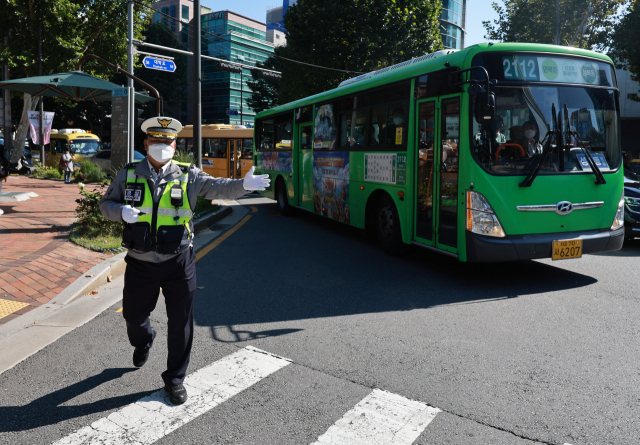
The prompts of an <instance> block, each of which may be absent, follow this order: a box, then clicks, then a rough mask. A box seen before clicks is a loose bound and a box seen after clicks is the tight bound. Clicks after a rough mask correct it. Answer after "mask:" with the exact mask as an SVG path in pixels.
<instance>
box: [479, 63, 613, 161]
mask: <svg viewBox="0 0 640 445" xmlns="http://www.w3.org/2000/svg"><path fill="white" fill-rule="evenodd" d="M493 58H495V59H497V60H495V62H496V63H499V64H500V65H499V66H498V67H497V68H498V69H496V67H493V69H489V70H488V71H489V72H490V77H491V74H492V73H491V72H492V71H493V74H496V75H497V77H499V80H498V86H497V87H494V88H492V89H491V90H492V92H494V93H495V102H496V103H495V105H496V119H495V120H494V121H493V122H492V123H491V124H483V125H481V124H479V123H478V122H477V121H476V119H475V114H474V113H473V112H472V113H471V122H470V123H471V125H470V128H471V131H472V134H471V144H470V145H471V149H472V151H473V154H474V157H475V158H476V160H477V161H478V162H479V163H480V164H481V165H483V166H484V167H485V168H486V169H487V170H489V171H491V172H495V173H503V174H527V173H529V171H530V170H531V167H532V166H534V165H535V164H536V163H537V162H538V161H539V160H540V159H541V157H542V155H543V153H544V152H548V154H547V156H546V158H545V162H544V164H543V165H542V166H541V168H540V173H541V174H553V173H567V172H573V173H581V172H591V167H590V163H589V159H587V155H586V153H585V151H588V152H589V153H590V154H591V157H592V158H593V162H595V164H596V166H597V167H598V169H599V170H600V171H601V172H603V173H606V172H608V171H612V170H617V169H618V168H619V167H620V163H621V159H622V153H621V146H620V124H619V119H618V111H617V110H618V107H617V105H616V101H617V97H616V93H615V90H613V89H608V88H603V87H611V83H610V80H611V73H610V71H605V69H598V70H595V69H594V71H593V72H595V73H597V74H592V76H591V77H589V76H588V74H584V75H582V74H581V69H580V67H581V65H580V62H574V61H571V64H572V65H571V67H574V66H578V68H577V74H576V73H573V72H572V73H568V72H567V73H563V71H562V67H563V64H562V59H558V60H556V59H554V60H556V62H554V66H555V69H556V73H555V75H556V76H557V78H554V82H548V81H544V82H543V81H542V80H544V79H545V77H544V76H545V74H544V70H543V68H545V66H544V64H543V63H542V58H539V59H541V60H539V61H538V60H536V58H534V57H522V59H524V60H523V61H520V62H518V59H517V58H515V57H514V56H509V57H508V58H507V57H501V58H497V57H495V56H494V57H493ZM486 59H490V58H486ZM511 60H515V62H510V61H511ZM547 60H551V59H547ZM485 62H486V61H485ZM509 62H510V63H509ZM534 62H535V64H534ZM545 62H546V60H545ZM516 63H517V64H518V65H522V66H524V67H525V68H527V65H526V63H530V64H531V65H532V67H531V69H529V74H530V75H531V76H533V74H532V73H534V72H535V73H536V76H537V77H536V78H532V79H531V80H532V81H533V82H531V83H526V80H528V79H527V78H526V77H525V76H524V75H522V76H521V77H520V78H518V79H515V78H509V77H508V76H507V74H513V73H516V72H517V71H516V68H515V67H516V66H517V65H516ZM586 64H587V62H585V63H584V65H586ZM593 65H595V66H596V68H601V67H600V65H602V66H605V67H607V65H605V64H603V63H598V64H596V63H593V64H591V66H593ZM558 66H559V67H560V69H558ZM498 70H499V72H496V71H498ZM519 72H520V73H521V74H522V73H524V72H526V71H522V69H521V70H520V71H519ZM593 72H592V73H593ZM561 75H564V76H565V77H567V76H568V78H571V79H572V80H574V82H575V83H573V84H568V83H569V82H567V81H565V82H559V81H558V79H559V77H560V76H561ZM580 75H582V76H583V77H578V76H580ZM572 76H574V77H572ZM512 77H513V76H512ZM577 79H582V82H579V81H578V80H577ZM584 79H586V80H591V82H586V81H585V80H584ZM598 79H600V81H598ZM563 83H564V84H563ZM585 83H593V84H594V85H597V86H591V85H585ZM478 97H479V96H478ZM475 100H478V98H477V97H476V99H475ZM553 110H555V112H556V117H555V118H554V116H553ZM558 116H559V119H558ZM556 124H559V127H558V129H560V130H561V137H557V135H556V132H555V131H554V130H556Z"/></svg>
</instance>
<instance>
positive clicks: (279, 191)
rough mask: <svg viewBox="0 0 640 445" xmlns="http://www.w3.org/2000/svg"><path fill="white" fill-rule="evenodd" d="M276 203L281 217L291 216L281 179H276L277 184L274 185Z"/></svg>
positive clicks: (284, 186) (285, 188)
mask: <svg viewBox="0 0 640 445" xmlns="http://www.w3.org/2000/svg"><path fill="white" fill-rule="evenodd" d="M276 202H277V203H278V210H279V211H280V214H281V215H283V216H288V215H290V214H291V206H290V205H289V197H288V196H287V187H286V185H285V184H284V180H282V179H278V183H277V184H276Z"/></svg>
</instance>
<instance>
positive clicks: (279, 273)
mask: <svg viewBox="0 0 640 445" xmlns="http://www.w3.org/2000/svg"><path fill="white" fill-rule="evenodd" d="M254 206H255V207H257V208H258V210H259V211H258V213H255V214H253V217H252V218H251V219H250V220H249V221H248V222H247V223H246V224H245V225H244V226H243V227H242V228H241V229H240V230H238V231H237V232H236V233H234V234H233V236H231V237H229V238H227V239H226V240H225V241H224V242H223V243H222V244H220V245H219V246H218V247H216V249H214V250H213V251H212V252H211V253H209V254H208V255H207V256H205V257H204V258H202V259H201V260H200V261H199V262H198V263H197V270H198V285H199V286H204V287H205V289H207V290H206V291H204V292H202V294H198V298H196V310H195V320H196V323H197V324H199V325H200V326H210V327H211V328H212V334H213V336H214V338H216V339H218V338H217V336H216V332H215V331H216V329H217V328H223V327H224V328H226V331H225V332H226V333H231V334H232V335H231V336H232V337H233V338H235V339H236V340H235V341H247V340H252V339H254V338H259V337H265V336H274V335H284V334H288V333H290V332H282V331H280V330H278V331H277V332H269V331H265V332H247V331H236V330H235V328H234V325H243V324H254V323H269V322H279V321H290V320H301V319H315V318H322V317H337V316H345V315H352V314H363V313H377V312H389V311H406V310H412V309H424V308H429V307H434V306H440V305H450V304H460V303H469V302H481V301H486V300H496V299H508V298H517V297H520V296H523V295H534V294H544V293H547V292H558V291H563V290H570V289H577V288H581V287H585V286H589V285H592V284H594V283H596V282H597V280H596V279H595V278H593V277H591V276H587V275H583V274H580V273H576V272H573V271H570V270H565V269H563V268H562V267H560V266H558V267H556V266H555V265H549V264H546V263H542V262H537V261H521V262H512V263H502V264H466V263H460V262H458V261H457V260H455V259H452V258H449V257H446V256H443V255H440V254H438V253H433V252H430V251H427V250H423V249H420V248H414V249H412V250H411V251H410V252H409V253H408V254H406V255H405V256H402V257H400V258H394V257H391V256H388V255H386V254H385V253H383V252H382V251H381V250H380V248H379V247H378V246H377V245H376V244H373V243H369V242H367V241H366V240H365V239H364V238H363V236H362V234H361V231H360V230H358V229H355V228H353V227H350V226H346V225H343V224H340V223H337V222H334V221H329V220H327V219H323V218H321V217H318V216H315V215H312V214H308V213H306V212H296V215H295V216H294V217H290V218H289V217H281V216H279V213H278V212H277V210H276V209H275V206H274V205H271V204H269V205H264V204H263V205H255V204H254ZM252 253H253V254H254V255H255V257H252V256H251V255H252ZM247 259H250V261H249V262H247ZM212 289H215V290H212ZM291 331H292V332H296V331H297V330H296V329H292V330H291Z"/></svg>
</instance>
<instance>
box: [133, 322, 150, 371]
mask: <svg viewBox="0 0 640 445" xmlns="http://www.w3.org/2000/svg"><path fill="white" fill-rule="evenodd" d="M151 330H152V331H153V337H151V341H153V340H154V339H155V338H156V331H155V329H153V328H151ZM148 358H149V349H147V348H136V349H135V350H134V351H133V366H135V367H136V368H142V366H143V365H144V364H145V363H147V359H148Z"/></svg>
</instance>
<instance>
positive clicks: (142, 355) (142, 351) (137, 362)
mask: <svg viewBox="0 0 640 445" xmlns="http://www.w3.org/2000/svg"><path fill="white" fill-rule="evenodd" d="M148 358H149V349H146V348H136V349H135V350H134V351H133V366H135V367H136V368H142V365H144V364H145V363H147V359H148Z"/></svg>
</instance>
